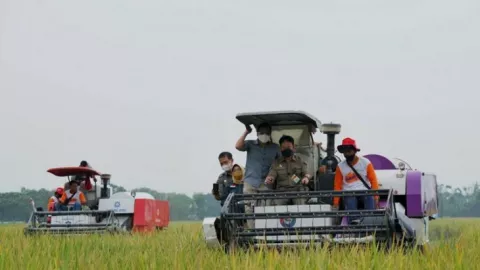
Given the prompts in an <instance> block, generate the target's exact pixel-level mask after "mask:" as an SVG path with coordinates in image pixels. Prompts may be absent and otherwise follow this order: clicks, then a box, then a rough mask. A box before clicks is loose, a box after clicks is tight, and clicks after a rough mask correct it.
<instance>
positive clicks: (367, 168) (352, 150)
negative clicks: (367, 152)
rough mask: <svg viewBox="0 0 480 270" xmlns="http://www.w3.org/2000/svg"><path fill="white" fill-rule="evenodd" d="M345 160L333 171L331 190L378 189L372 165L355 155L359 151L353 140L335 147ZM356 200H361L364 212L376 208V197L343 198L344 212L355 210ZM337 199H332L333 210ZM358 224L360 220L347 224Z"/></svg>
mask: <svg viewBox="0 0 480 270" xmlns="http://www.w3.org/2000/svg"><path fill="white" fill-rule="evenodd" d="M337 149H338V152H340V153H342V154H343V156H344V157H345V160H343V161H341V162H340V163H339V164H338V166H337V169H336V171H335V180H334V185H333V188H334V190H335V191H340V190H367V189H373V190H376V189H378V180H377V175H376V174H375V170H374V168H373V165H372V163H371V162H370V160H368V159H367V158H364V157H361V156H358V155H357V152H359V151H360V149H358V148H357V144H356V142H355V140H353V139H352V138H345V139H343V141H342V144H341V145H339V146H338V147H337ZM358 200H362V202H363V205H364V209H365V210H373V209H375V208H376V207H377V206H378V196H375V197H374V196H363V197H343V204H344V205H345V210H357V204H358ZM339 202H340V198H339V197H335V198H334V199H333V207H334V209H338V205H339ZM350 222H351V223H358V222H360V220H358V219H355V220H349V223H350Z"/></svg>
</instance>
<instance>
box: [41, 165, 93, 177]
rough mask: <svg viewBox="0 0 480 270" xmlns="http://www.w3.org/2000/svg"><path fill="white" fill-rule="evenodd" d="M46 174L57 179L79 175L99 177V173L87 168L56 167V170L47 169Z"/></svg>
mask: <svg viewBox="0 0 480 270" xmlns="http://www.w3.org/2000/svg"><path fill="white" fill-rule="evenodd" d="M47 172H49V173H51V174H53V175H55V176H59V177H63V176H72V175H81V174H87V175H100V173H99V172H97V171H95V170H93V169H92V168H88V167H58V168H51V169H48V170H47Z"/></svg>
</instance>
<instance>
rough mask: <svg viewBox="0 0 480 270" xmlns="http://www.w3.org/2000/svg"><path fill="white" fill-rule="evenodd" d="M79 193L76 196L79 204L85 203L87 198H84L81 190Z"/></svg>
mask: <svg viewBox="0 0 480 270" xmlns="http://www.w3.org/2000/svg"><path fill="white" fill-rule="evenodd" d="M79 192H80V194H79V195H78V197H80V204H81V205H85V204H87V199H86V198H85V195H84V194H83V192H81V191H79Z"/></svg>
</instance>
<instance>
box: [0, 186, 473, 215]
mask: <svg viewBox="0 0 480 270" xmlns="http://www.w3.org/2000/svg"><path fill="white" fill-rule="evenodd" d="M112 187H113V189H114V192H122V191H126V189H125V188H123V187H122V186H117V185H112ZM134 190H135V191H137V192H148V193H150V194H152V196H154V197H155V198H156V199H160V200H168V201H169V203H170V219H171V220H191V219H203V218H205V217H214V216H218V215H219V214H220V203H219V202H218V201H217V200H215V198H213V196H212V195H211V194H204V193H195V194H194V195H193V196H192V197H189V196H187V195H186V194H182V193H162V192H158V191H156V190H153V189H150V188H146V187H142V188H137V189H134ZM53 192H54V191H53V190H47V189H40V190H34V189H27V188H25V187H22V188H21V189H20V192H5V193H0V221H2V222H11V221H26V220H28V218H29V216H30V214H31V212H32V206H31V205H30V198H32V199H33V200H34V201H35V204H36V206H37V207H39V206H41V207H44V208H46V206H47V202H48V198H50V196H52V195H53ZM438 192H439V196H438V197H439V208H440V216H441V217H480V185H479V184H478V183H476V184H474V185H472V186H469V187H456V188H454V187H452V186H449V185H439V187H438Z"/></svg>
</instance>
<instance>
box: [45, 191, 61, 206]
mask: <svg viewBox="0 0 480 270" xmlns="http://www.w3.org/2000/svg"><path fill="white" fill-rule="evenodd" d="M62 195H63V187H59V188H57V190H55V193H54V194H53V196H52V197H50V199H48V205H47V209H48V211H54V210H55V204H56V203H57V202H58V201H59V199H60V198H61V197H62Z"/></svg>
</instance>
